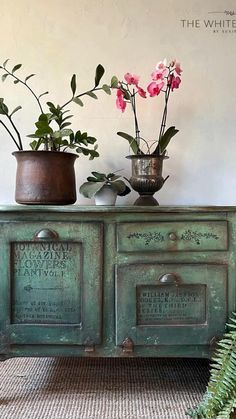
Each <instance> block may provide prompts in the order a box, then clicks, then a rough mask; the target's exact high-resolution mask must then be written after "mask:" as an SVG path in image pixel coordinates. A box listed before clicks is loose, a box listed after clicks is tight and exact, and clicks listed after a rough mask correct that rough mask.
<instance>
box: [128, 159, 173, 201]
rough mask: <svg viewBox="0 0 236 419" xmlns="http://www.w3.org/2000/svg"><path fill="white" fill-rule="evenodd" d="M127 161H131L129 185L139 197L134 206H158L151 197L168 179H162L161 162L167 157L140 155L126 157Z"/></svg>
mask: <svg viewBox="0 0 236 419" xmlns="http://www.w3.org/2000/svg"><path fill="white" fill-rule="evenodd" d="M127 159H131V162H132V176H131V178H130V179H129V182H130V185H131V186H132V188H133V189H134V190H135V191H137V192H138V193H139V195H140V197H139V198H138V199H137V200H136V201H135V202H134V205H144V206H148V205H152V206H153V205H159V204H158V202H157V200H156V199H155V198H154V197H153V195H154V193H155V192H157V191H159V190H160V189H161V188H162V186H163V185H164V183H165V181H166V180H167V179H168V177H169V176H167V177H166V178H165V179H164V178H163V177H162V168H163V160H165V159H168V157H167V156H154V155H152V154H143V155H142V154H141V155H131V156H127Z"/></svg>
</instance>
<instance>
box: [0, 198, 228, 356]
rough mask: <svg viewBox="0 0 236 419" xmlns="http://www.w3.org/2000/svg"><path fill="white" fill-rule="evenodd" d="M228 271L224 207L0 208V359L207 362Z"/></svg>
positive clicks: (220, 328)
mask: <svg viewBox="0 0 236 419" xmlns="http://www.w3.org/2000/svg"><path fill="white" fill-rule="evenodd" d="M235 261H236V208H235V207H205V208H202V207H188V208H187V207H157V208H153V207H93V206H91V207H78V206H70V207H37V206H30V207H29V206H28V207H26V206H5V207H0V266H1V270H0V359H1V360H4V359H7V358H10V357H14V356H116V357H120V356H122V357H125V356H157V357H162V356H178V357H190V356H192V357H193V356H195V357H209V356H211V353H212V351H213V350H214V348H215V344H216V342H217V340H218V339H219V338H220V337H221V336H222V334H223V332H224V327H225V323H226V321H227V318H228V317H229V315H230V313H231V312H232V311H234V310H235V300H236V296H235V295H236V293H235V291H236V269H235Z"/></svg>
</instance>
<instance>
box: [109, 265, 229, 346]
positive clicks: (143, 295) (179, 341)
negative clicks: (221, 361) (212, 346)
mask: <svg viewBox="0 0 236 419" xmlns="http://www.w3.org/2000/svg"><path fill="white" fill-rule="evenodd" d="M227 276H228V274H227V266H225V265H220V264H218V265H213V264H212V265H211V264H201V265H198V264H127V265H121V266H118V267H117V269H116V343H117V345H122V342H124V341H125V339H126V338H131V339H132V340H133V343H134V345H144V346H146V345H147V346H149V345H195V344H196V345H207V344H209V343H210V341H211V339H213V338H214V337H215V336H219V335H221V334H222V333H223V332H224V327H225V322H226V312H227V303H226V301H227V299H226V297H227Z"/></svg>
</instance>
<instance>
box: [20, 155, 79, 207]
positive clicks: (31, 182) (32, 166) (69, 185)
mask: <svg viewBox="0 0 236 419" xmlns="http://www.w3.org/2000/svg"><path fill="white" fill-rule="evenodd" d="M12 154H13V156H15V158H16V160H17V172H16V190H15V200H16V202H18V203H19V204H39V205H68V204H73V203H74V202H75V201H76V185H75V170H74V162H75V159H76V158H77V156H76V155H75V154H72V153H63V152H58V151H15V152H14V153H12Z"/></svg>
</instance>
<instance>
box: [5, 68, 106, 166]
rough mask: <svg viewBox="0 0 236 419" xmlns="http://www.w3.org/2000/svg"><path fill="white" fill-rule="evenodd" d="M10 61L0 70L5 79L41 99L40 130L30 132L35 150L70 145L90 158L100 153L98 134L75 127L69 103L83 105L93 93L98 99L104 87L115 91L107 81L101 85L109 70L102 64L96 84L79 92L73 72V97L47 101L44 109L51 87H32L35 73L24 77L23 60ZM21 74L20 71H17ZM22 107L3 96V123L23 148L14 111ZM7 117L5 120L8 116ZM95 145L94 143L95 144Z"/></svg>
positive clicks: (36, 98)
mask: <svg viewBox="0 0 236 419" xmlns="http://www.w3.org/2000/svg"><path fill="white" fill-rule="evenodd" d="M8 61H9V60H6V61H5V62H4V63H3V64H2V65H1V66H0V70H2V71H3V74H2V81H3V82H4V81H5V80H6V79H12V80H13V82H14V84H21V85H23V86H25V88H26V89H27V90H28V91H29V93H30V94H31V95H32V96H33V98H34V100H35V101H36V103H37V106H38V108H39V111H40V115H39V117H38V120H37V122H36V123H35V126H36V130H35V132H34V133H32V134H30V135H28V137H30V138H32V139H33V141H32V142H31V143H30V147H31V149H32V150H35V151H37V150H39V149H41V148H43V149H44V150H46V151H66V150H68V149H70V150H73V151H75V152H76V153H77V154H80V153H82V154H84V155H87V156H89V158H90V159H94V158H95V157H98V156H99V153H98V152H97V144H96V145H94V144H95V143H96V141H97V139H96V138H95V137H92V136H89V135H88V134H87V132H81V131H73V130H72V129H71V127H70V126H71V118H72V117H73V115H71V114H70V111H69V109H67V108H68V106H69V105H70V104H72V103H76V104H77V105H79V106H83V105H84V103H83V101H82V100H81V97H83V96H89V97H91V98H93V99H97V98H98V97H97V95H96V94H95V92H97V91H99V90H103V91H104V92H105V93H107V94H111V90H110V86H109V85H107V84H103V85H102V86H101V87H100V86H99V85H100V81H101V79H102V77H103V74H104V72H105V70H104V68H103V66H102V65H101V64H99V65H98V66H97V68H96V72H95V79H94V85H93V87H92V88H91V89H89V90H86V91H85V92H83V93H78V92H77V82H76V75H75V74H73V76H72V78H71V81H70V89H71V92H72V93H71V97H70V98H69V99H68V100H67V101H66V102H65V103H64V104H63V105H55V104H54V103H53V102H51V101H48V102H47V103H46V105H45V106H46V108H47V109H46V110H44V109H43V105H42V102H41V100H42V97H43V96H45V95H47V94H48V91H46V92H44V93H41V94H39V95H37V94H36V93H35V92H34V90H33V89H32V87H31V86H30V85H29V81H31V79H32V77H34V76H35V74H30V75H28V76H26V77H25V78H20V77H18V76H17V75H16V73H17V72H18V71H19V70H20V68H21V67H22V64H17V65H15V66H14V67H13V68H12V70H9V69H8V67H7V66H8ZM17 74H18V73H17ZM21 109H22V107H21V106H17V107H16V108H15V109H13V110H12V111H10V110H9V108H8V106H7V104H6V103H5V102H4V99H3V98H0V116H1V119H0V124H1V125H2V126H3V127H4V128H5V129H6V131H7V132H8V134H9V135H10V137H11V139H12V140H13V142H14V144H15V146H16V147H17V149H18V150H23V143H22V138H21V135H20V132H19V130H18V129H17V127H16V124H15V122H14V120H13V115H14V114H15V113H16V112H18V111H20V110H21ZM4 118H5V120H4ZM91 146H93V147H91Z"/></svg>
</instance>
